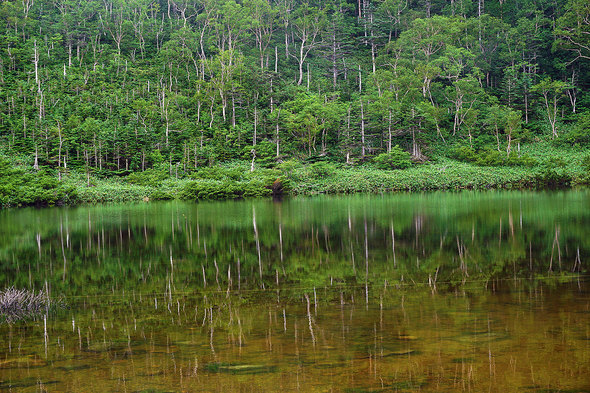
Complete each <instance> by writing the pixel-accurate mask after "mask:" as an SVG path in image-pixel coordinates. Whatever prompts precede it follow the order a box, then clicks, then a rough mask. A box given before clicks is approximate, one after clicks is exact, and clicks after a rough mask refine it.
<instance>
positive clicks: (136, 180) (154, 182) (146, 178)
mask: <svg viewBox="0 0 590 393" xmlns="http://www.w3.org/2000/svg"><path fill="white" fill-rule="evenodd" d="M168 177H169V176H168V172H167V171H166V170H165V169H163V168H152V169H147V170H145V171H143V172H133V173H132V174H130V175H129V176H127V177H126V178H125V180H126V181H127V183H130V184H136V185H139V186H146V187H159V186H160V183H161V182H162V181H164V180H166V179H167V178H168Z"/></svg>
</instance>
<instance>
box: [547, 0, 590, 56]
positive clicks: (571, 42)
mask: <svg viewBox="0 0 590 393" xmlns="http://www.w3.org/2000/svg"><path fill="white" fill-rule="evenodd" d="M566 10H567V11H566V12H565V14H564V15H563V16H562V17H560V18H559V19H558V20H557V26H556V29H555V34H556V35H557V36H558V37H559V40H558V41H556V43H557V44H558V45H559V46H561V47H563V48H565V49H566V50H569V51H571V52H573V53H574V55H575V56H576V57H575V58H574V59H573V60H572V61H576V60H579V59H586V60H590V3H589V2H588V1H586V0H568V3H567V6H566Z"/></svg>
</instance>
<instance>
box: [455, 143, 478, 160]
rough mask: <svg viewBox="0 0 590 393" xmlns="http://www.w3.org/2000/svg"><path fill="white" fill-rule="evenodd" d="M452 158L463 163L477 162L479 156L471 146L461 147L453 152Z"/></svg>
mask: <svg viewBox="0 0 590 393" xmlns="http://www.w3.org/2000/svg"><path fill="white" fill-rule="evenodd" d="M450 157H451V158H454V159H456V160H458V161H463V162H475V161H476V160H477V154H476V153H475V150H473V148H472V147H470V146H459V147H456V148H454V149H453V150H451V153H450Z"/></svg>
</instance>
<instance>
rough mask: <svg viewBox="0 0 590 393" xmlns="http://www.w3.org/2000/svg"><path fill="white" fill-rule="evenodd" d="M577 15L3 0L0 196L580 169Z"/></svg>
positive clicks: (183, 193)
mask: <svg viewBox="0 0 590 393" xmlns="http://www.w3.org/2000/svg"><path fill="white" fill-rule="evenodd" d="M589 12H590V10H589V8H588V6H587V1H586V0H568V1H562V2H556V1H550V0H523V1H504V2H489V1H488V2H485V1H484V0H478V1H477V2H476V1H470V0H462V1H454V2H453V1H452V2H450V3H449V2H448V1H446V0H429V1H418V0H410V1H406V0H403V1H400V0H373V1H370V0H363V1H358V2H357V1H352V0H347V1H344V2H337V1H311V2H309V1H306V2H303V1H299V0H293V1H291V0H277V1H270V2H266V1H262V0H244V1H234V0H220V1H187V0H181V1H177V0H175V1H172V0H170V1H151V0H137V1H133V2H129V1H121V0H105V1H98V0H89V1H80V0H60V1H54V2H49V1H46V0H39V1H23V2H19V1H4V2H2V3H1V4H0V21H1V22H2V24H1V26H2V27H1V29H2V34H0V172H1V176H0V205H2V206H24V205H58V204H75V203H79V202H104V201H124V200H144V199H145V200H147V199H151V200H153V199H171V198H182V199H187V200H197V199H199V200H201V199H218V198H241V197H248V196H263V195H271V194H274V195H276V194H281V193H294V194H301V193H316V192H353V191H371V192H375V191H383V190H429V189H461V188H490V187H494V188H505V187H520V188H522V187H542V188H543V187H563V186H569V185H575V184H584V183H588V181H589V175H588V165H587V164H583V162H585V161H581V160H582V158H583V157H584V156H585V157H588V156H590V153H589V148H588V145H589V142H590V113H589V112H588V111H589V108H590V95H589V93H588V91H587V86H588V83H590V67H589V64H590V63H589V61H590V60H589V58H590V53H588V50H587V48H588V32H589V30H590V28H589V25H588V21H589V20H590V18H589ZM587 160H588V159H586V161H587ZM584 165H585V166H584ZM359 173H362V175H360V174H359ZM357 177H358V178H360V179H358V180H359V181H357Z"/></svg>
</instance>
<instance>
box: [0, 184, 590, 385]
mask: <svg viewBox="0 0 590 393" xmlns="http://www.w3.org/2000/svg"><path fill="white" fill-rule="evenodd" d="M589 257H590V192H588V191H569V192H546V193H533V192H489V193H475V192H464V193H430V194H400V195H385V196H363V195H355V196H340V197H314V198H296V199H289V200H284V201H280V202H279V201H270V200H256V201H237V202H217V203H200V204H184V203H177V202H172V203H149V204H130V205H106V206H96V207H79V208H74V209H61V208H54V209H44V210H34V209H22V210H6V211H1V212H0V266H2V268H1V270H0V286H2V287H6V286H15V287H18V288H35V289H41V288H46V289H47V290H49V292H50V293H51V296H52V297H56V298H57V297H61V298H62V299H63V300H64V302H65V303H66V304H67V308H65V309H61V310H57V311H55V312H52V313H49V314H48V315H45V316H39V317H38V318H37V319H36V320H28V321H20V322H16V323H13V324H7V323H3V324H1V325H0V337H1V339H0V391H16V392H21V391H22V392H39V391H49V392H193V391H216V392H234V391H240V392H258V391H301V392H310V391H318V392H326V391H341V392H381V391H383V392H391V391H483V390H485V391H494V392H506V391H514V392H521V391H525V392H527V391H530V392H550V391H560V392H565V391H571V392H581V391H590V379H589V378H588V375H590V286H589V283H588V282H587V281H586V279H587V274H588V270H589V268H588V263H589V259H590V258H589Z"/></svg>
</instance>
